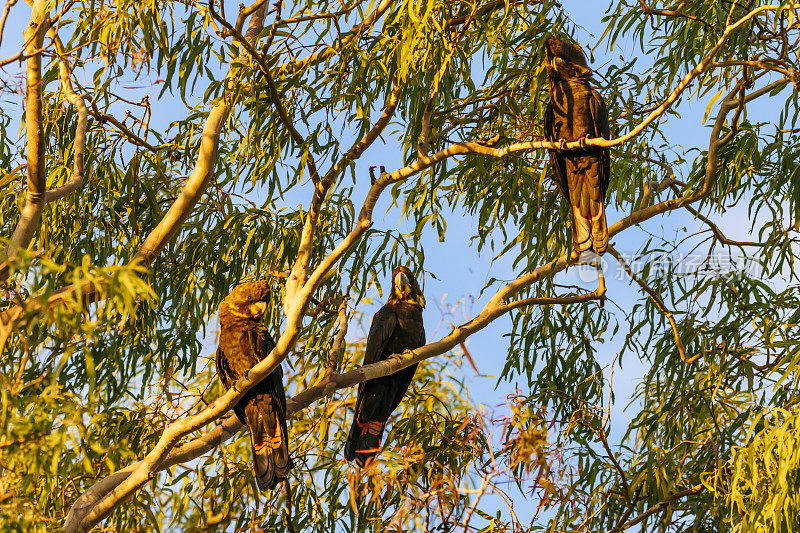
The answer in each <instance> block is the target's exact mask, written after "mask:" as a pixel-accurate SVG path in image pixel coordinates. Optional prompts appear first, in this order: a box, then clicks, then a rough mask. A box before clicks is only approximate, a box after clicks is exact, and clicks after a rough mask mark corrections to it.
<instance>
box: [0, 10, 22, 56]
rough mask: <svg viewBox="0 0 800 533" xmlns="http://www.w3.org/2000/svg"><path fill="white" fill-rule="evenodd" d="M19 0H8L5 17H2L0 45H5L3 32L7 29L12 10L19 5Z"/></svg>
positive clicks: (0, 20)
mask: <svg viewBox="0 0 800 533" xmlns="http://www.w3.org/2000/svg"><path fill="white" fill-rule="evenodd" d="M17 1H18V0H6V6H5V8H3V16H2V17H0V45H2V44H3V32H4V31H5V29H6V19H7V18H8V14H9V13H10V12H11V8H12V7H14V5H15V4H16V3H17Z"/></svg>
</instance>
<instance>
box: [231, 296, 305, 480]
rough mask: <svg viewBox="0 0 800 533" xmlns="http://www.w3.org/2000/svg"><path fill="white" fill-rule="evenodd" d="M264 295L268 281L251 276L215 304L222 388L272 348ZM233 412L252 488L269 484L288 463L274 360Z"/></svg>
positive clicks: (283, 474) (282, 397)
mask: <svg viewBox="0 0 800 533" xmlns="http://www.w3.org/2000/svg"><path fill="white" fill-rule="evenodd" d="M269 299H270V288H269V284H268V283H267V282H266V281H255V282H252V283H243V284H241V285H239V286H238V287H236V288H235V289H233V291H232V292H231V293H230V294H229V295H228V296H226V297H225V299H224V300H223V301H222V305H220V308H219V325H220V335H219V348H218V349H217V373H218V374H219V378H220V380H222V383H223V384H224V385H225V388H226V389H229V388H231V387H232V386H233V384H234V383H236V381H237V380H238V379H239V378H241V377H242V376H244V375H245V374H246V373H247V371H248V370H250V369H251V368H252V367H253V366H255V365H256V363H258V362H259V361H261V360H262V359H263V358H264V357H266V356H267V355H269V352H271V351H272V349H273V348H274V347H275V341H274V340H272V337H271V336H270V334H269V332H268V331H267V328H265V327H264V326H263V325H262V324H261V317H263V316H264V312H265V311H266V309H267V304H268V303H269ZM233 412H234V413H236V416H238V417H239V420H241V421H242V423H243V424H245V425H247V426H248V427H249V428H250V441H251V443H252V444H253V461H254V463H255V474H256V483H257V484H258V489H259V490H268V489H273V488H275V486H276V485H278V483H279V482H280V481H282V480H283V479H286V476H287V475H288V474H289V470H290V469H291V467H292V460H291V458H290V457H289V435H288V433H287V432H286V392H285V391H284V389H283V372H282V370H281V367H280V365H278V367H277V368H275V370H273V371H272V373H270V375H268V376H267V377H266V378H264V380H263V381H262V382H261V383H259V384H257V385H256V386H255V387H253V388H252V389H250V390H249V391H247V394H245V395H244V397H243V398H242V399H241V400H239V403H237V404H236V406H234V408H233Z"/></svg>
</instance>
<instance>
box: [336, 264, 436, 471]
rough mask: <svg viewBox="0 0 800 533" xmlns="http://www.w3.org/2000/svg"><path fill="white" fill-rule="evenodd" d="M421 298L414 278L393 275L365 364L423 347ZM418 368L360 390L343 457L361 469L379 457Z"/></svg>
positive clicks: (403, 271)
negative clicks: (391, 420) (387, 430)
mask: <svg viewBox="0 0 800 533" xmlns="http://www.w3.org/2000/svg"><path fill="white" fill-rule="evenodd" d="M424 307H425V297H424V296H423V295H422V291H421V290H420V288H419V284H418V283H417V280H416V278H415V277H414V274H412V273H411V271H410V270H409V269H408V268H406V267H404V266H401V267H397V268H395V269H394V272H393V274H392V294H391V295H390V296H389V300H388V301H387V302H386V305H384V306H383V307H381V309H380V310H379V311H378V312H377V313H375V316H374V317H373V318H372V326H370V328H369V336H367V348H366V353H365V355H364V364H365V365H368V364H370V363H375V362H377V361H382V360H383V359H386V358H387V357H389V356H390V355H392V354H401V353H403V352H404V351H406V350H413V349H414V348H419V347H420V346H422V345H424V344H425V328H424V327H423V325H422V309H423V308H424ZM416 370H417V365H411V366H409V367H406V368H404V369H402V370H400V371H398V372H395V373H394V374H390V375H388V376H384V377H382V378H376V379H370V380H368V381H365V382H364V383H362V384H361V385H360V386H359V389H358V400H356V411H355V419H354V420H353V426H352V427H351V428H350V434H349V435H348V437H347V443H346V444H345V446H344V457H345V459H347V460H348V461H352V460H353V459H355V460H356V462H357V463H358V464H359V466H362V467H363V466H364V465H365V464H366V463H367V462H368V461H370V460H371V459H372V458H373V457H375V455H377V453H378V448H379V447H380V444H381V437H382V436H383V430H384V427H385V425H386V421H387V420H389V416H390V415H391V414H392V411H394V410H395V409H396V408H397V406H398V405H400V400H402V399H403V395H404V394H405V393H406V390H408V386H409V385H410V384H411V379H412V378H413V377H414V372H415V371H416Z"/></svg>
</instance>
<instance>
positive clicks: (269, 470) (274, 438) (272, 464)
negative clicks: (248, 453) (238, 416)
mask: <svg viewBox="0 0 800 533" xmlns="http://www.w3.org/2000/svg"><path fill="white" fill-rule="evenodd" d="M252 411H255V413H254V414H255V416H248V417H247V418H248V420H247V425H248V426H250V442H251V443H252V445H253V463H254V465H253V467H254V469H255V474H256V484H257V485H258V490H261V491H264V490H271V489H274V488H275V487H276V486H277V485H278V484H279V483H280V482H281V481H283V480H284V479H286V477H287V476H288V475H289V471H290V470H291V469H292V459H291V457H289V436H288V435H287V433H286V426H285V424H281V423H280V421H279V420H278V417H277V416H275V413H272V416H264V414H263V413H261V412H260V411H257V409H246V410H245V412H246V413H247V414H248V415H250V414H251V413H252ZM254 418H255V420H253V419H254ZM269 419H272V420H269ZM269 422H273V423H272V424H270V423H269Z"/></svg>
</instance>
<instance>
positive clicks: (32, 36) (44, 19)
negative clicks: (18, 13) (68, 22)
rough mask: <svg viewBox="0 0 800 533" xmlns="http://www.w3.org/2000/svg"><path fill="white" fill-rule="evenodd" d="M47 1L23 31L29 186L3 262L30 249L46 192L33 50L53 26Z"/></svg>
mask: <svg viewBox="0 0 800 533" xmlns="http://www.w3.org/2000/svg"><path fill="white" fill-rule="evenodd" d="M47 7H48V3H47V1H46V0H36V1H35V2H34V3H33V5H32V8H31V19H30V23H29V24H28V26H27V27H26V28H25V31H24V32H23V36H24V37H25V51H26V52H27V53H28V55H29V57H28V60H27V65H26V69H25V135H26V141H27V142H26V144H27V148H28V150H27V165H28V188H27V193H26V201H25V203H24V204H23V206H22V212H21V213H20V218H19V222H17V226H16V227H15V228H14V232H13V233H12V235H11V239H10V240H9V243H8V246H6V249H5V251H3V252H2V253H0V264H2V263H6V262H9V261H13V260H14V258H15V257H16V255H17V250H18V249H20V248H23V249H24V248H27V247H28V245H29V244H30V242H31V240H33V236H34V235H35V234H36V230H37V229H38V228H39V222H40V221H41V219H42V209H43V208H44V192H45V176H46V169H45V158H44V150H45V138H44V127H43V125H42V56H41V55H40V54H36V53H34V52H35V51H36V50H40V49H41V48H42V45H43V44H44V38H45V35H46V34H47V30H48V29H49V27H50V17H49V16H48V11H47ZM6 279H8V274H7V271H4V272H0V283H3V282H5V280H6Z"/></svg>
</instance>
